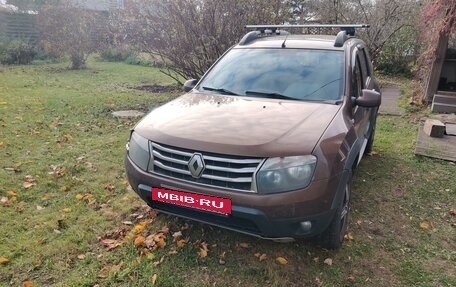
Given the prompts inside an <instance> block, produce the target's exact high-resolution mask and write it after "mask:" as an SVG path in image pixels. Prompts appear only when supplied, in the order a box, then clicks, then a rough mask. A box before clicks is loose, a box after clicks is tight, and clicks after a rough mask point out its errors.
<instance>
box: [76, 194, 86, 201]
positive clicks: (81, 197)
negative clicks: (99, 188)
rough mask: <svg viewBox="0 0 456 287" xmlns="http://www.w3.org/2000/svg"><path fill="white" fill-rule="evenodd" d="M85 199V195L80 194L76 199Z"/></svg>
mask: <svg viewBox="0 0 456 287" xmlns="http://www.w3.org/2000/svg"><path fill="white" fill-rule="evenodd" d="M83 198H84V195H82V194H80V193H78V194H76V199H78V200H81V199H83Z"/></svg>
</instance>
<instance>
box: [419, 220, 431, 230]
mask: <svg viewBox="0 0 456 287" xmlns="http://www.w3.org/2000/svg"><path fill="white" fill-rule="evenodd" d="M420 227H421V229H424V230H428V229H430V228H431V227H432V223H430V222H429V221H423V222H421V223H420Z"/></svg>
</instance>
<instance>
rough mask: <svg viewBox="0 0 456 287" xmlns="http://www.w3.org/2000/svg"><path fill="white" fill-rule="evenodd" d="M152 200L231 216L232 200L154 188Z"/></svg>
mask: <svg viewBox="0 0 456 287" xmlns="http://www.w3.org/2000/svg"><path fill="white" fill-rule="evenodd" d="M152 200H155V201H160V202H165V203H170V204H175V205H180V206H185V207H190V208H195V209H201V210H205V211H210V212H216V213H222V214H231V200H230V199H227V198H221V197H215V196H209V195H202V194H195V193H190V192H183V191H175V190H171V189H166V188H155V187H153V188H152Z"/></svg>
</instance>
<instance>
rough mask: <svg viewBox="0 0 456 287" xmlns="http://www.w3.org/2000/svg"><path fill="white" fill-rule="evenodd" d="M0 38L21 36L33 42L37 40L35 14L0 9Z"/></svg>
mask: <svg viewBox="0 0 456 287" xmlns="http://www.w3.org/2000/svg"><path fill="white" fill-rule="evenodd" d="M0 38H7V39H13V38H22V39H25V40H29V41H31V42H33V43H36V42H38V39H39V32H38V29H37V28H36V15H34V14H27V13H12V12H5V11H0Z"/></svg>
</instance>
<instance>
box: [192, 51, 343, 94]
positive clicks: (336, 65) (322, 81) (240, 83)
mask: <svg viewBox="0 0 456 287" xmlns="http://www.w3.org/2000/svg"><path fill="white" fill-rule="evenodd" d="M343 56H344V54H343V52H342V51H327V50H309V49H242V48H241V49H233V50H231V51H230V52H228V53H227V54H226V55H225V56H224V57H223V58H222V59H221V60H220V61H219V62H218V63H217V64H216V65H215V66H214V67H213V68H212V69H211V70H210V71H209V73H208V74H207V75H206V76H205V77H204V79H203V80H202V81H201V83H200V84H199V85H198V90H199V91H211V92H218V93H221V94H229V95H240V96H250V97H265V98H279V99H292V100H302V101H337V100H340V99H341V97H342V96H341V95H342V88H343V74H344V73H343V67H344V65H343V61H344V57H343Z"/></svg>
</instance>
